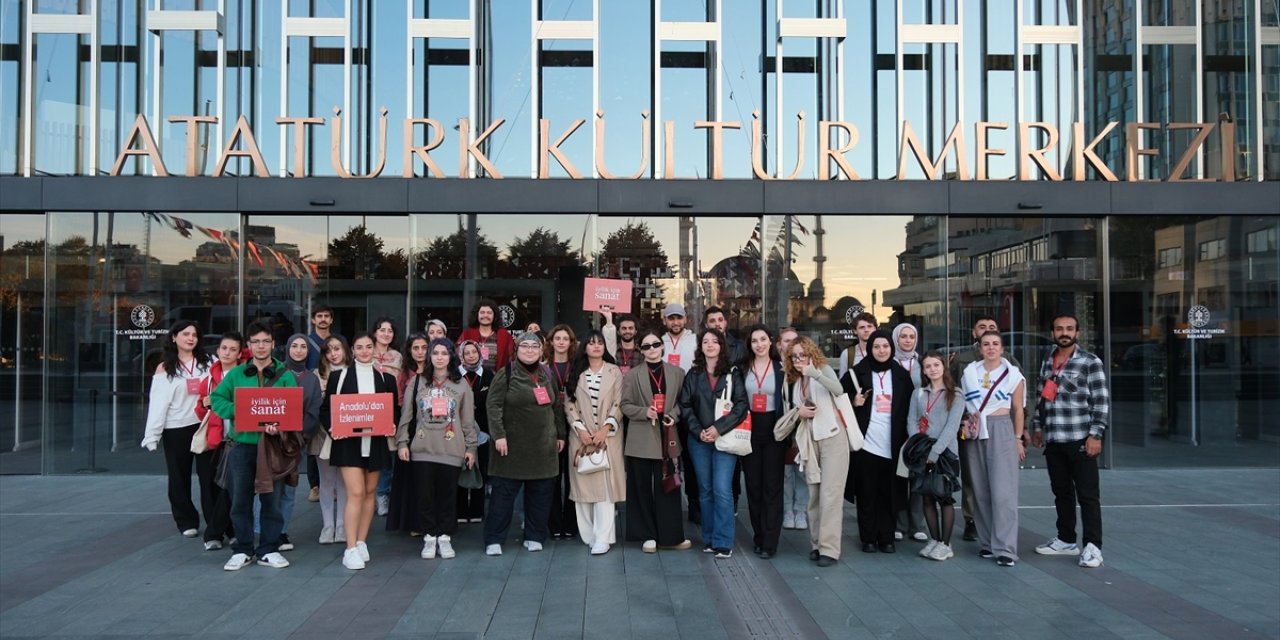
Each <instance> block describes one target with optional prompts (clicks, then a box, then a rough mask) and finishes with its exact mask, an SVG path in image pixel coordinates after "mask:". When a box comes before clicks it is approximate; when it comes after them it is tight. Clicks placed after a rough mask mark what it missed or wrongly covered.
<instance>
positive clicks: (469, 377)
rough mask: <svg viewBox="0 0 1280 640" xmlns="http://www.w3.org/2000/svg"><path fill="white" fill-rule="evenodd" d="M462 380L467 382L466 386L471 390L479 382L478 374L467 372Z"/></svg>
mask: <svg viewBox="0 0 1280 640" xmlns="http://www.w3.org/2000/svg"><path fill="white" fill-rule="evenodd" d="M462 378H463V379H464V380H466V381H467V385H468V386H470V387H471V388H472V389H475V388H476V382H478V381H479V380H480V374H477V373H475V372H472V371H468V372H467V374H466V375H464V376H462Z"/></svg>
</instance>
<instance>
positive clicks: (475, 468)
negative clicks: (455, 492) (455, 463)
mask: <svg viewBox="0 0 1280 640" xmlns="http://www.w3.org/2000/svg"><path fill="white" fill-rule="evenodd" d="M458 487H459V488H461V489H483V488H484V476H482V475H480V463H479V462H475V463H472V465H471V466H470V467H468V466H466V465H465V464H464V465H463V467H462V473H460V474H458Z"/></svg>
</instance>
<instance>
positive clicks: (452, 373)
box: [410, 336, 462, 382]
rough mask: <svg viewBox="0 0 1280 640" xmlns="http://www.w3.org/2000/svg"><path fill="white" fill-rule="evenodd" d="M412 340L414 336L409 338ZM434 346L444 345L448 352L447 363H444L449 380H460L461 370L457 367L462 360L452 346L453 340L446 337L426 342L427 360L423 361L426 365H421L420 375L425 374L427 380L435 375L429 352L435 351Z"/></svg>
mask: <svg viewBox="0 0 1280 640" xmlns="http://www.w3.org/2000/svg"><path fill="white" fill-rule="evenodd" d="M416 337H417V336H415V338H416ZM413 340H414V338H410V341H411V342H412V341H413ZM436 347H444V348H445V349H446V350H447V351H448V352H449V364H447V365H445V371H448V375H449V381H450V382H461V381H462V372H461V371H459V370H458V367H459V366H461V365H462V362H461V361H460V360H459V359H458V350H457V348H455V347H454V346H453V341H452V340H450V339H448V338H436V339H435V340H432V341H430V342H428V343H427V360H426V363H425V364H426V366H425V367H423V373H422V375H424V376H427V379H428V380H430V379H431V377H432V376H434V375H435V365H433V364H431V352H432V351H435V350H436Z"/></svg>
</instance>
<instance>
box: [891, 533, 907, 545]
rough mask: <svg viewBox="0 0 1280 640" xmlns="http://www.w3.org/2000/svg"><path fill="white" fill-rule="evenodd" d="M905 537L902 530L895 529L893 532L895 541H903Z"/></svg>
mask: <svg viewBox="0 0 1280 640" xmlns="http://www.w3.org/2000/svg"><path fill="white" fill-rule="evenodd" d="M903 538H906V536H904V535H902V532H901V531H894V532H893V539H894V540H895V541H897V542H902V540H903Z"/></svg>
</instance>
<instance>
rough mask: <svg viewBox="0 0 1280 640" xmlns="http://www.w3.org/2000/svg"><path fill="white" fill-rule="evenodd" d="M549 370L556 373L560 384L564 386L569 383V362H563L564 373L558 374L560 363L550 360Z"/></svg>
mask: <svg viewBox="0 0 1280 640" xmlns="http://www.w3.org/2000/svg"><path fill="white" fill-rule="evenodd" d="M551 370H552V371H553V372H555V374H556V380H559V381H560V386H561V387H565V386H568V384H569V363H568V362H566V363H564V375H560V363H559V362H552V363H551Z"/></svg>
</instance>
